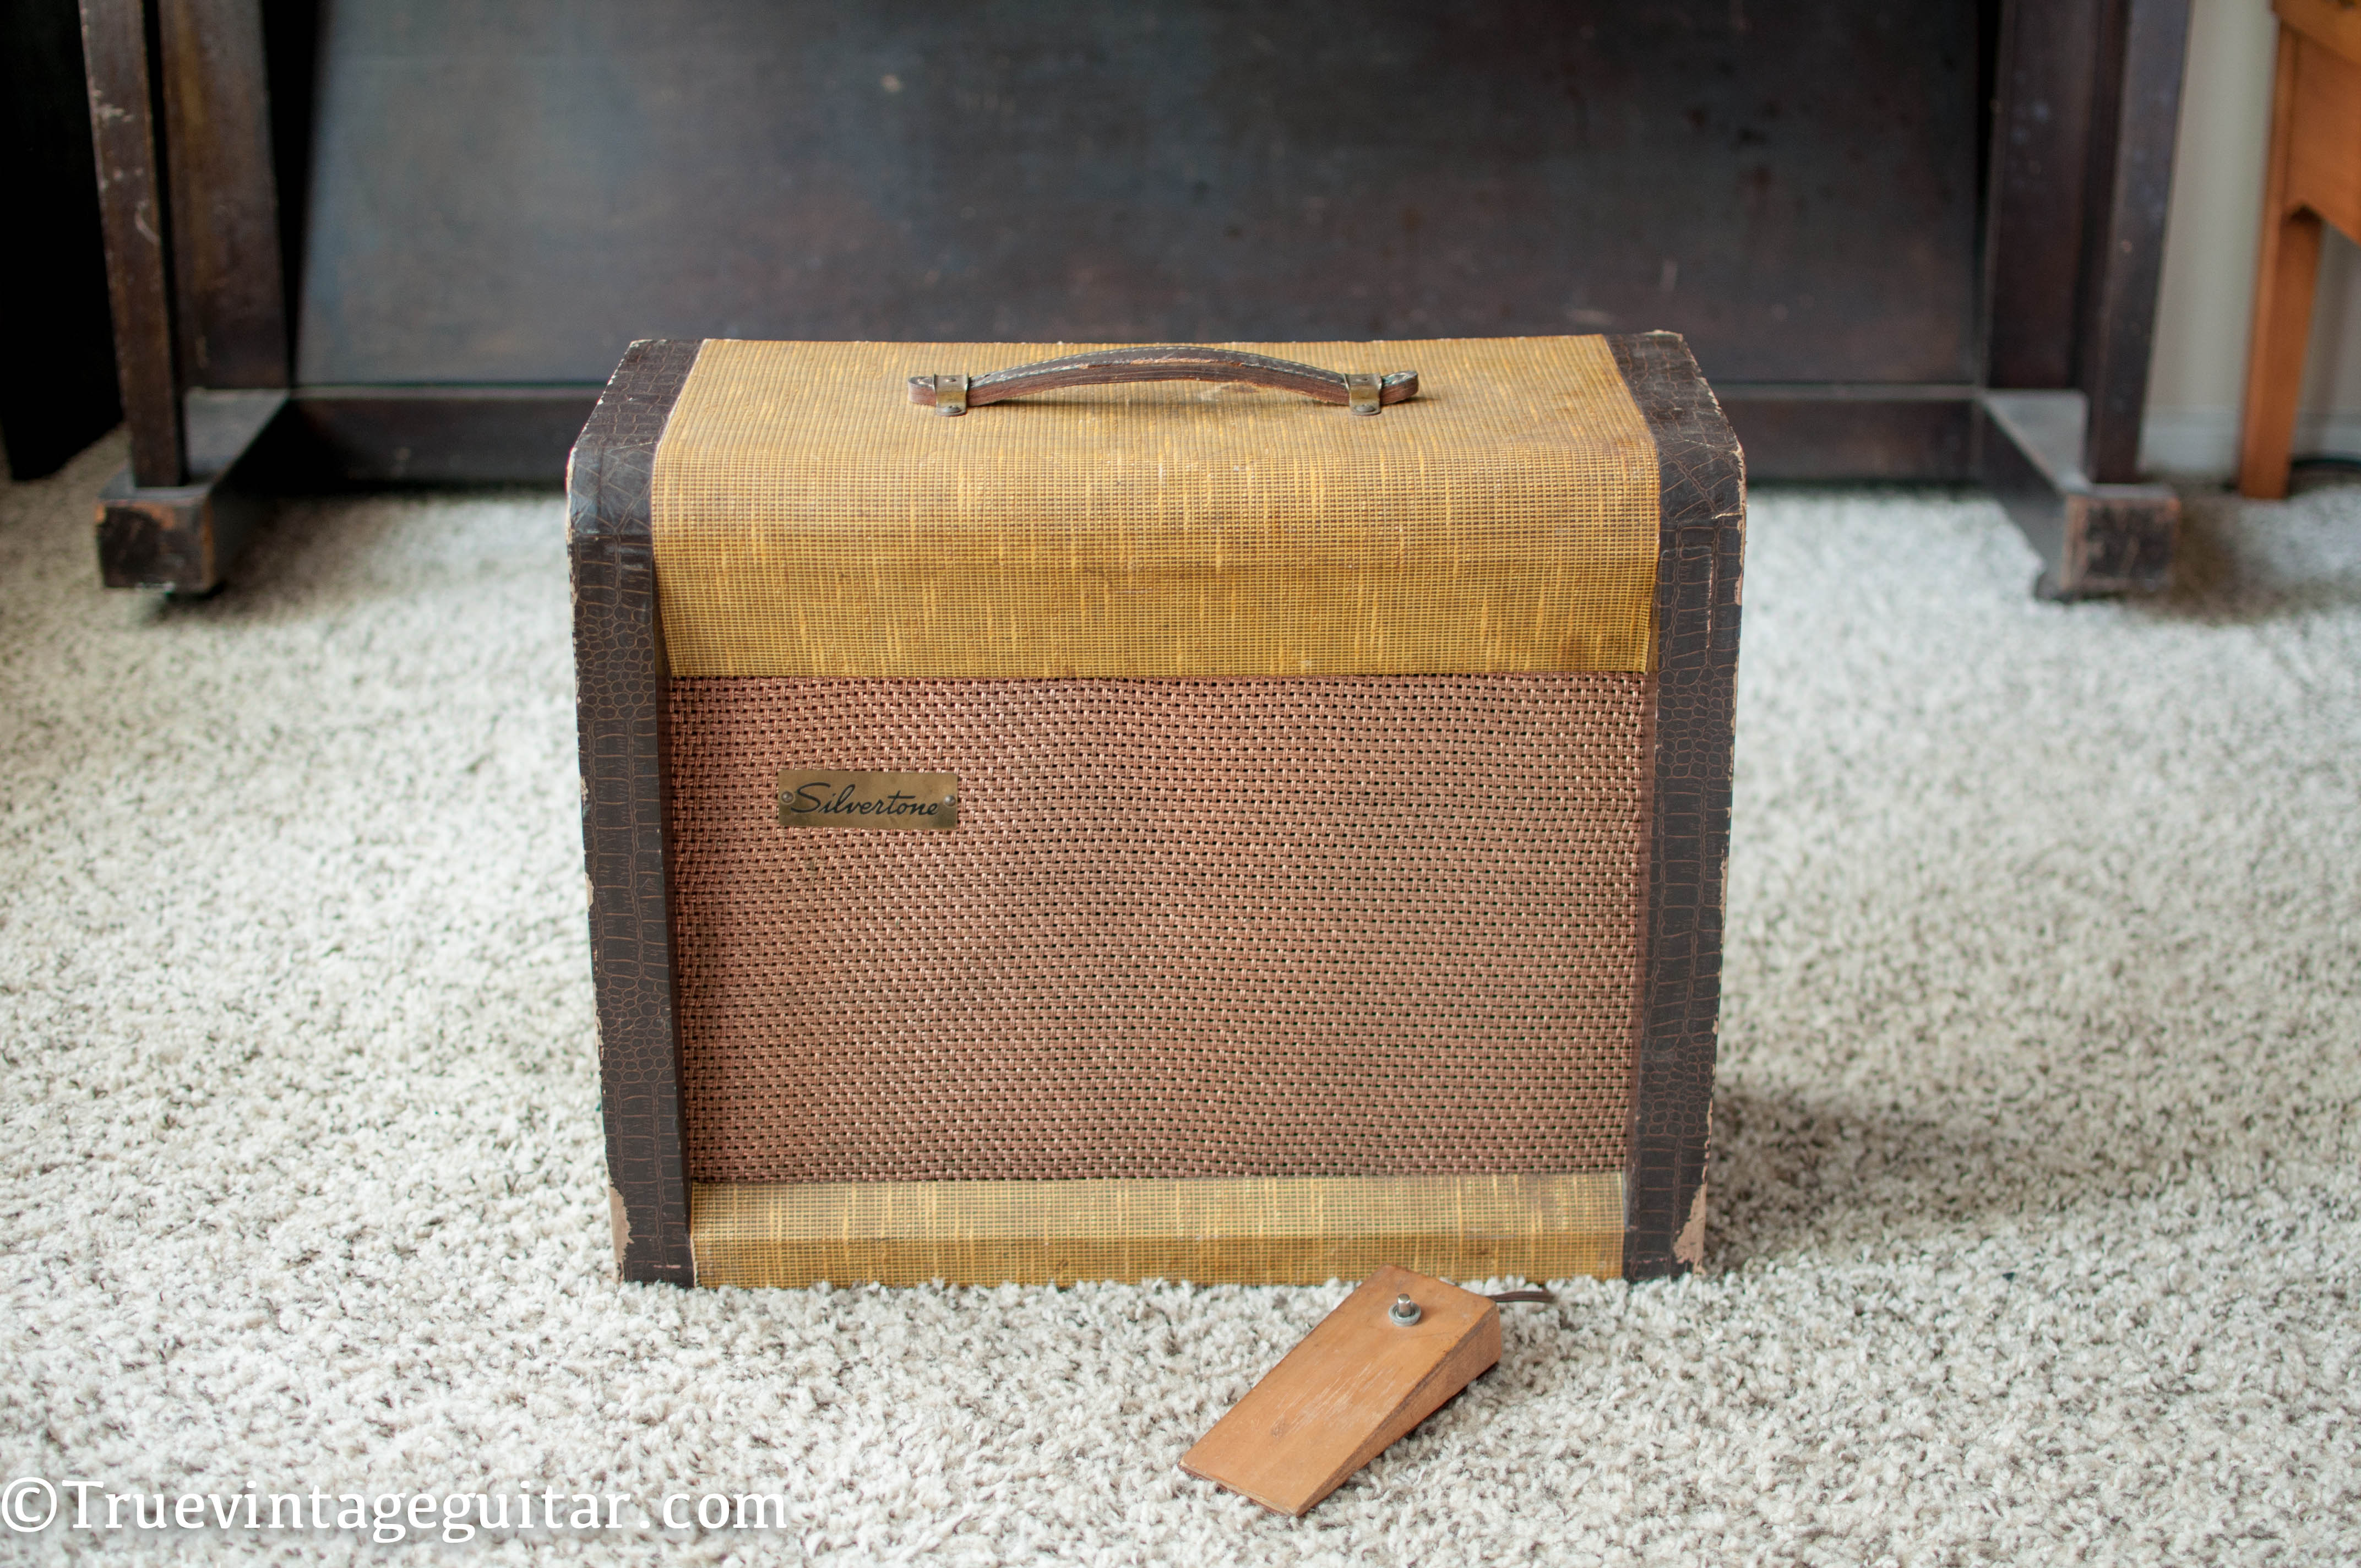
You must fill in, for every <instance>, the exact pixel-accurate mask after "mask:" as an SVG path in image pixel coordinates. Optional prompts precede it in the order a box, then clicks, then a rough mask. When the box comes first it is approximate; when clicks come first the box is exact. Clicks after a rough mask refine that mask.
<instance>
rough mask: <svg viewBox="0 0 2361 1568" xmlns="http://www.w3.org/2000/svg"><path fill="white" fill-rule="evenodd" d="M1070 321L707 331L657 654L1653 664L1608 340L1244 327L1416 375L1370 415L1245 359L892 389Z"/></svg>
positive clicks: (1643, 564) (1475, 667)
mask: <svg viewBox="0 0 2361 1568" xmlns="http://www.w3.org/2000/svg"><path fill="white" fill-rule="evenodd" d="M1088 346H1093V345H1041V344H906V343H749V342H736V341H730V340H723V339H715V340H711V341H708V342H707V343H706V344H705V345H704V346H703V348H702V349H701V350H700V352H699V353H698V356H697V364H696V367H695V369H694V370H692V371H691V372H690V374H689V377H688V379H687V381H686V385H685V386H684V387H683V388H682V389H681V392H680V396H679V399H678V400H677V401H676V402H675V406H674V409H673V412H672V416H671V420H670V422H669V423H668V424H667V426H666V428H665V431H664V439H663V442H662V444H660V445H659V447H658V448H657V452H656V458H655V466H654V474H653V491H652V496H651V519H652V526H653V543H654V550H655V558H656V575H657V580H658V585H659V592H660V594H661V598H662V607H663V613H664V628H665V634H666V639H667V644H668V651H669V654H670V657H671V660H672V668H673V671H674V673H675V674H678V675H685V676H719V675H746V676H795V675H842V676H895V677H898V676H1002V677H1066V676H1111V677H1112V676H1126V677H1129V676H1149V677H1157V676H1165V677H1210V676H1254V675H1261V676H1268V675H1335V674H1475V673H1513V672H1537V671H1575V670H1620V671H1631V672H1639V671H1644V670H1646V669H1648V668H1649V667H1650V660H1651V657H1652V653H1653V613H1652V609H1653V598H1652V596H1653V588H1654V582H1655V568H1656V553H1657V510H1656V499H1657V498H1656V489H1657V461H1656V452H1655V448H1654V445H1653V443H1652V441H1651V439H1650V437H1649V433H1648V429H1647V425H1646V422H1645V421H1644V420H1643V419H1642V415H1641V413H1640V411H1639V409H1638V408H1637V407H1636V406H1635V405H1634V404H1633V402H1632V400H1631V394H1630V393H1629V391H1628V390H1627V389H1625V387H1624V384H1623V381H1622V378H1621V377H1620V375H1619V374H1618V373H1617V370H1616V367H1615V361H1614V357H1613V356H1612V355H1611V354H1610V353H1609V350H1608V348H1607V346H1606V345H1605V342H1604V340H1602V339H1598V338H1575V337H1565V338H1493V339H1465V340H1457V339H1447V340H1430V341H1423V342H1407V343H1306V344H1240V345H1234V346H1237V347H1241V348H1246V349H1249V350H1252V351H1254V352H1257V353H1265V354H1272V355H1277V356H1281V357H1284V358H1290V359H1297V360H1303V361H1307V362H1310V363H1312V364H1316V365H1320V366H1323V367H1327V368H1331V369H1338V370H1347V371H1353V370H1372V371H1380V372H1382V371H1389V370H1401V369H1414V370H1417V371H1418V372H1419V373H1420V378H1421V388H1422V390H1421V392H1420V395H1419V397H1418V398H1417V399H1416V400H1412V401H1411V402H1407V403H1402V404H1399V405H1396V406H1394V407H1392V408H1389V409H1388V410H1387V411H1385V412H1384V413H1383V414H1381V415H1378V417H1376V418H1356V417H1354V416H1353V415H1351V414H1349V413H1347V412H1345V411H1344V410H1342V409H1340V408H1337V407H1334V406H1332V405H1328V404H1323V403H1318V402H1314V401H1312V400H1307V399H1305V398H1302V397H1301V396H1297V395H1294V394H1291V393H1287V392H1276V391H1268V390H1262V389H1254V388H1249V387H1245V386H1240V385H1233V384H1201V383H1172V382H1167V383H1157V384H1148V385H1130V386H1110V387H1086V388H1074V389H1065V390H1061V391H1059V392H1056V393H1053V394H1048V395H1042V396H1037V397H1034V398H1029V399H1025V400H1018V401H1013V402H1008V403H1001V404H995V405H993V406H992V407H990V408H985V409H978V410H976V411H972V412H971V413H969V414H967V415H966V416H964V417H961V418H956V419H951V418H945V417H942V416H941V415H939V414H937V413H935V412H933V411H931V410H927V409H920V408H915V407H913V406H911V405H910V403H909V402H908V401H907V400H906V396H905V392H904V382H905V380H906V378H907V377H908V376H910V375H913V374H917V373H946V374H947V373H963V374H970V375H975V374H981V373H983V372H985V371H989V370H994V369H1000V368H1005V367H1009V366H1014V365H1017V364H1022V363H1025V362H1027V361H1031V360H1038V359H1042V358H1048V357H1050V356H1054V355H1058V354H1062V353H1067V352H1071V351H1072V350H1074V349H1076V348H1078V347H1088Z"/></svg>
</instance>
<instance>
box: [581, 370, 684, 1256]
mask: <svg viewBox="0 0 2361 1568" xmlns="http://www.w3.org/2000/svg"><path fill="white" fill-rule="evenodd" d="M696 357H697V345H696V344H694V343H672V342H650V343H636V344H633V345H631V352H630V353H629V354H628V355H626V356H624V359H623V363H622V366H621V367H620V368H619V369H618V370H617V371H616V372H615V378H614V379H613V380H612V381H611V382H609V384H608V388H607V390H606V393H605V395H603V396H602V397H600V399H599V400H598V409H597V411H595V412H594V413H592V415H591V417H590V422H589V424H588V426H586V427H585V428H584V430H583V433H582V438H581V440H580V441H579V442H577V444H576V445H575V448H574V458H573V461H572V464H571V466H570V467H569V471H568V479H567V489H568V504H569V514H570V521H571V529H570V532H571V539H570V542H569V548H568V552H567V554H568V556H569V559H570V565H571V567H572V571H573V579H574V668H575V683H576V693H575V709H576V713H577V721H578V724H579V727H580V736H581V748H582V844H583V851H584V856H585V863H586V865H587V867H588V880H589V891H590V973H591V982H592V985H593V987H594V989H595V992H596V993H597V999H598V1076H599V1102H600V1106H601V1109H602V1111H603V1113H604V1115H605V1119H606V1124H607V1170H608V1178H609V1182H610V1183H611V1184H612V1186H613V1189H614V1191H615V1193H616V1194H617V1201H618V1205H619V1208H620V1212H619V1213H618V1214H617V1215H616V1217H615V1218H616V1224H615V1234H616V1237H617V1240H618V1243H619V1249H618V1250H619V1255H618V1257H617V1259H616V1262H617V1265H618V1266H619V1267H620V1270H621V1273H622V1276H623V1277H624V1278H626V1279H641V1280H658V1279H661V1280H670V1281H672V1282H674V1283H675V1284H680V1285H688V1284H693V1283H695V1280H696V1265H695V1262H694V1261H693V1259H692V1256H691V1254H690V1250H689V1242H688V1171H687V1160H686V1148H687V1140H686V1134H685V1129H684V1127H683V1125H682V1122H681V1102H680V1026H679V1019H678V1014H677V1012H676V1010H675V1006H674V996H673V975H674V972H675V963H674V953H673V940H672V921H671V912H670V901H669V887H670V877H669V868H668V865H667V863H666V846H665V841H664V830H665V823H666V820H667V808H668V804H669V803H668V802H667V801H666V799H665V779H666V777H667V771H666V768H665V765H664V763H665V751H666V749H667V748H666V741H667V740H668V739H669V737H668V736H667V735H666V734H665V733H664V723H665V701H664V693H665V685H666V678H667V674H668V672H667V670H666V667H665V662H664V630H663V626H662V624H661V622H660V621H659V620H658V618H657V613H656V579H655V555H654V550H653V546H652V544H651V543H650V542H649V538H648V480H649V475H650V472H651V469H652V467H653V462H654V456H655V446H656V442H657V441H658V439H659V438H661V437H662V435H663V433H664V420H665V419H666V418H667V417H669V415H670V413H671V411H672V402H673V399H674V398H675V396H676V395H678V393H679V390H680V386H681V383H682V382H683V381H684V380H685V379H686V377H687V373H688V367H689V366H690V365H691V364H693V363H694V362H695V360H696Z"/></svg>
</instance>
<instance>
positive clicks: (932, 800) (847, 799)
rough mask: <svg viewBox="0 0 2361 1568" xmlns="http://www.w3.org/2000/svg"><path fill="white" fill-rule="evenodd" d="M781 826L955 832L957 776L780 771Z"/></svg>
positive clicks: (957, 793) (784, 769) (957, 811)
mask: <svg viewBox="0 0 2361 1568" xmlns="http://www.w3.org/2000/svg"><path fill="white" fill-rule="evenodd" d="M779 826H780V827H782V828H956V827H958V826H959V775H958V774H957V773H813V772H808V771H802V772H799V771H797V770H796V769H794V768H781V769H780V770H779Z"/></svg>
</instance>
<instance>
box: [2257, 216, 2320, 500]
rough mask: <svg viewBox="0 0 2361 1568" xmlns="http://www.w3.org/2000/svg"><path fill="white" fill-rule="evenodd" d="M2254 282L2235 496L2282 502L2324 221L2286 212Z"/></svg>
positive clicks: (2267, 242)
mask: <svg viewBox="0 0 2361 1568" xmlns="http://www.w3.org/2000/svg"><path fill="white" fill-rule="evenodd" d="M2259 271H2260V276H2259V277H2257V279H2256V280H2255V336H2254V342H2253V344H2252V345H2251V346H2250V347H2249V348H2248V350H2247V354H2246V420H2245V428H2244V429H2243V430H2242V431H2241V432H2240V433H2239V442H2238V493H2239V494H2240V495H2242V496H2246V497H2249V498H2251V499H2256V500H2274V501H2275V500H2279V499H2284V498H2285V497H2286V495H2287V493H2288V461H2289V458H2290V456H2291V455H2293V452H2294V449H2295V415H2296V404H2297V402H2298V401H2299V400H2300V399H2301V396H2302V394H2303V356H2304V347H2305V344H2306V340H2307V339H2308V338H2309V337H2310V336H2311V334H2312V285H2313V282H2314V281H2315V280H2317V279H2318V277H2319V275H2320V218H2319V216H2318V215H2317V214H2313V213H2311V212H2309V211H2299V212H2293V213H2290V214H2287V215H2286V216H2285V217H2283V218H2281V219H2280V220H2279V222H2278V223H2277V224H2275V225H2271V229H2270V231H2269V232H2268V234H2267V235H2266V236H2265V238H2264V240H2263V256H2262V266H2261V268H2260V269H2259Z"/></svg>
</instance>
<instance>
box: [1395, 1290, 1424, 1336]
mask: <svg viewBox="0 0 2361 1568" xmlns="http://www.w3.org/2000/svg"><path fill="white" fill-rule="evenodd" d="M1386 1316H1387V1317H1389V1318H1391V1319H1392V1320H1393V1321H1395V1322H1397V1323H1400V1325H1401V1326H1402V1327H1403V1328H1408V1327H1410V1326H1411V1324H1412V1323H1414V1322H1416V1321H1419V1319H1421V1318H1422V1317H1424V1316H1426V1314H1425V1313H1424V1312H1422V1311H1420V1310H1418V1303H1417V1302H1415V1301H1413V1300H1411V1299H1410V1298H1409V1297H1407V1296H1397V1297H1395V1298H1394V1304H1393V1305H1392V1306H1391V1307H1390V1308H1389V1309H1387V1311H1386Z"/></svg>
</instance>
